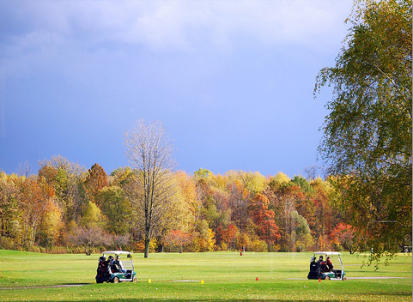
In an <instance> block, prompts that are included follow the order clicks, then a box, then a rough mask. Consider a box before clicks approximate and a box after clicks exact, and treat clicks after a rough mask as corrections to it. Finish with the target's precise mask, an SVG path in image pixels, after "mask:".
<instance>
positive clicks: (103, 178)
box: [84, 164, 108, 206]
mask: <svg viewBox="0 0 413 302" xmlns="http://www.w3.org/2000/svg"><path fill="white" fill-rule="evenodd" d="M84 184H85V188H86V194H87V197H88V200H89V201H92V202H94V203H96V204H97V205H98V206H100V200H99V199H98V198H97V195H98V193H99V190H100V189H102V188H104V187H106V186H108V175H107V174H106V172H105V170H103V168H102V167H101V166H100V165H99V164H94V165H93V166H92V167H91V168H90V169H89V170H88V173H87V176H86V179H85V181H84Z"/></svg>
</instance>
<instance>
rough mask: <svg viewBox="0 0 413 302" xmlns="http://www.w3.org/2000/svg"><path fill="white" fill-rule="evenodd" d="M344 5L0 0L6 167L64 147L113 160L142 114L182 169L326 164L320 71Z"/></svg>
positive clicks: (334, 50)
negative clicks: (154, 123) (320, 157)
mask: <svg viewBox="0 0 413 302" xmlns="http://www.w3.org/2000/svg"><path fill="white" fill-rule="evenodd" d="M351 5H352V1H351V0H342V1H282V0H280V1H242V0H241V1H172V0H171V1H41V0H36V1H19V0H14V1H8V0H0V169H1V170H3V171H5V172H6V173H12V172H16V171H17V170H18V166H19V164H21V163H24V162H26V161H27V162H29V164H30V165H31V166H32V172H33V173H36V172H37V169H38V166H37V162H38V161H39V160H42V159H45V158H47V159H50V158H51V157H52V156H53V155H62V156H64V157H66V158H67V159H69V160H70V161H73V162H77V163H79V164H81V165H83V166H85V167H86V168H90V167H91V166H92V165H93V164H94V163H95V162H96V163H99V164H100V165H101V166H102V167H103V168H104V169H105V171H106V172H107V173H110V172H111V171H112V170H113V169H115V168H117V167H119V166H126V165H128V162H127V160H126V157H125V155H124V146H123V135H124V133H125V132H126V131H128V130H129V129H131V128H132V126H133V125H134V123H135V122H136V121H137V120H138V119H145V120H147V121H151V120H159V121H161V122H162V123H163V124H164V127H165V128H166V130H167V131H168V133H169V135H170V137H171V138H172V139H173V140H174V142H175V147H176V149H177V151H176V153H175V157H176V159H177V162H178V167H177V168H178V169H180V170H185V171H187V172H189V173H192V172H194V171H196V170H197V169H199V168H200V167H202V168H206V169H209V170H211V171H212V172H214V173H225V172H226V171H229V170H244V171H259V172H261V173H262V174H263V175H274V174H276V173H277V172H279V171H283V172H284V173H286V174H288V175H289V176H294V175H298V174H300V173H302V172H303V169H304V168H305V167H308V166H311V165H319V166H321V165H322V164H323V163H322V162H317V161H316V160H317V146H318V144H319V142H320V139H321V132H320V131H318V129H319V128H320V127H321V126H322V124H323V121H324V117H325V115H326V114H327V112H326V110H325V108H324V104H325V103H326V101H327V99H328V98H329V97H331V94H330V93H331V92H330V91H328V90H325V91H323V93H322V94H321V95H320V96H319V97H318V98H317V99H316V100H314V99H313V88H314V83H315V77H316V75H317V73H318V71H319V70H320V69H321V68H322V67H325V66H332V65H333V64H334V59H335V57H336V56H337V54H338V52H339V50H340V47H341V46H342V41H343V39H344V38H345V35H346V27H347V25H346V24H344V20H345V19H346V17H348V15H349V14H350V11H351Z"/></svg>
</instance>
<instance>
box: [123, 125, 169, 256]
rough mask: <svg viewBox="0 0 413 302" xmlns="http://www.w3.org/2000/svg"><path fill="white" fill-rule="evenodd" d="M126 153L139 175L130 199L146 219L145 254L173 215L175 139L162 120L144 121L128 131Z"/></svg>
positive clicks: (144, 227)
mask: <svg viewBox="0 0 413 302" xmlns="http://www.w3.org/2000/svg"><path fill="white" fill-rule="evenodd" d="M125 145H126V155H127V157H128V159H129V161H130V163H131V165H132V167H133V168H134V169H136V175H135V178H134V181H133V183H134V185H133V186H130V187H129V190H128V193H129V199H130V200H131V201H132V202H133V204H134V207H135V209H136V212H137V213H138V215H139V216H140V217H139V219H140V220H141V221H143V230H144V241H145V253H144V257H145V258H147V257H148V255H149V243H150V240H151V239H152V238H153V236H154V235H155V234H156V232H157V231H158V230H159V228H160V227H161V223H162V222H163V221H164V220H165V217H167V215H168V214H170V213H171V212H170V210H171V206H172V198H173V195H174V194H175V188H174V182H173V180H172V178H173V174H172V169H173V168H174V160H173V158H172V152H173V147H172V142H171V140H170V139H169V137H168V136H167V133H166V131H165V129H164V128H163V126H162V124H161V123H160V122H152V123H150V124H146V123H145V122H144V121H143V120H140V121H138V122H137V124H136V126H135V127H134V128H133V129H132V130H130V131H129V132H127V133H126V134H125Z"/></svg>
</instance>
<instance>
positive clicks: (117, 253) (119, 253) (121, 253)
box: [102, 251, 132, 255]
mask: <svg viewBox="0 0 413 302" xmlns="http://www.w3.org/2000/svg"><path fill="white" fill-rule="evenodd" d="M102 254H115V255H127V254H132V253H131V252H127V251H105V252H103V253H102Z"/></svg>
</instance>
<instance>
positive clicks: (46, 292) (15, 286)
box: [0, 250, 412, 302]
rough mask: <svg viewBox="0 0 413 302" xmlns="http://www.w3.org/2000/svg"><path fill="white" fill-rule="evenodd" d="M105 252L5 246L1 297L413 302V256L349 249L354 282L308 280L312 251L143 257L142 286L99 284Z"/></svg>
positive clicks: (138, 259) (0, 255) (139, 266)
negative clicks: (370, 263) (374, 263)
mask: <svg viewBox="0 0 413 302" xmlns="http://www.w3.org/2000/svg"><path fill="white" fill-rule="evenodd" d="M99 256H100V255H98V254H95V255H92V256H85V255H72V254H69V255H47V254H37V253H27V252H16V251H5V250H0V270H1V278H0V301H234V302H235V301H237V302H238V301H274V300H277V301H412V278H411V277H412V256H411V254H409V255H404V254H400V255H399V256H398V257H397V259H396V260H394V261H391V262H390V265H389V266H384V264H383V265H382V266H380V269H379V270H378V271H374V267H363V268H361V267H360V266H361V264H362V261H363V258H362V257H357V256H356V255H350V254H348V253H344V254H343V256H342V259H343V262H344V268H345V270H346V273H347V277H348V278H349V279H348V280H346V281H322V282H318V280H307V279H306V277H307V273H308V270H309V259H310V257H311V256H312V253H252V252H251V253H246V255H244V256H242V257H241V256H240V255H239V253H236V252H216V253H184V254H173V253H168V254H167V253H162V254H150V256H149V257H150V258H149V259H144V258H143V255H142V254H135V255H134V264H135V271H136V272H137V277H138V282H137V283H129V282H128V283H119V284H111V283H104V284H96V283H95V275H96V268H97V263H98V258H99ZM124 261H126V259H125V260H124ZM333 264H334V265H335V267H336V268H338V266H339V263H338V261H335V260H334V259H333ZM356 277H357V278H359V279H352V278H356ZM361 277H374V278H376V279H372V278H370V279H364V278H363V279H361ZM377 277H385V278H386V279H377ZM394 277H403V278H394ZM256 278H258V281H257V280H256ZM149 279H151V283H149V282H148V280H149ZM202 280H203V281H204V284H202V283H201V281H202ZM77 284H86V285H82V286H79V285H77ZM68 285H75V286H68Z"/></svg>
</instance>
